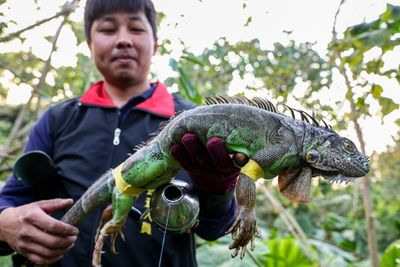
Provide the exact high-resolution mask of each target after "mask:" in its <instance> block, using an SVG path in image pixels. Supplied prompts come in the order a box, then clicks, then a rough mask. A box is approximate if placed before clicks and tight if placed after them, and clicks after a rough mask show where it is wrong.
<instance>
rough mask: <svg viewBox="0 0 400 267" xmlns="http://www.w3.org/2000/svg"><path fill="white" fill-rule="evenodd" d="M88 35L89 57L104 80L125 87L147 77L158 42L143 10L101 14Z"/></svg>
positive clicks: (145, 79)
mask: <svg viewBox="0 0 400 267" xmlns="http://www.w3.org/2000/svg"><path fill="white" fill-rule="evenodd" d="M90 36H91V40H90V41H89V42H88V44H89V48H90V50H91V53H92V57H93V59H94V61H95V63H96V66H97V68H98V69H99V71H100V72H101V74H103V76H104V79H105V80H106V81H107V82H109V83H112V84H114V85H117V86H122V87H125V86H129V85H135V84H139V83H143V82H146V81H147V76H148V73H149V68H150V64H151V58H152V56H153V55H154V52H155V50H156V48H157V42H156V40H155V39H154V36H153V30H152V28H151V26H150V23H149V22H148V20H147V18H146V16H145V15H144V13H143V12H140V13H122V12H116V13H112V14H108V15H105V16H102V17H101V18H99V19H98V20H95V21H94V22H93V25H92V27H91V29H90Z"/></svg>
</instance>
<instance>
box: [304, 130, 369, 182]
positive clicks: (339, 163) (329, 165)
mask: <svg viewBox="0 0 400 267" xmlns="http://www.w3.org/2000/svg"><path fill="white" fill-rule="evenodd" d="M304 161H305V162H306V164H308V165H309V166H310V167H311V168H312V170H313V176H317V175H321V176H323V177H324V178H326V179H328V180H338V181H339V180H343V181H346V182H348V181H350V180H351V179H354V178H357V177H361V176H365V175H366V174H367V173H368V171H369V168H370V163H369V160H368V157H366V156H364V155H363V154H361V153H360V151H358V149H357V148H356V146H355V145H354V143H353V142H352V141H350V140H349V139H347V138H345V137H340V136H339V135H337V134H332V135H330V136H328V137H327V138H326V139H325V140H324V141H323V142H321V143H314V145H313V146H311V147H310V148H308V150H307V152H306V153H305V159H304Z"/></svg>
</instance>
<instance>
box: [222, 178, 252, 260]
mask: <svg viewBox="0 0 400 267" xmlns="http://www.w3.org/2000/svg"><path fill="white" fill-rule="evenodd" d="M236 201H237V204H238V211H237V214H236V219H235V222H234V223H233V225H232V226H231V227H230V228H229V230H228V233H231V234H232V238H233V239H234V240H233V242H232V243H231V244H230V245H229V249H235V251H234V252H233V253H232V254H231V256H232V257H233V258H234V257H236V256H237V255H238V253H239V251H240V249H242V251H241V253H240V258H241V259H242V258H243V257H244V256H245V253H246V246H247V244H248V243H249V242H251V245H250V248H251V250H254V248H255V245H254V236H255V235H256V234H258V229H257V221H256V212H255V204H256V184H255V182H254V181H253V180H252V179H251V178H250V177H249V176H247V175H246V174H243V173H241V174H240V176H239V179H238V182H237V184H236Z"/></svg>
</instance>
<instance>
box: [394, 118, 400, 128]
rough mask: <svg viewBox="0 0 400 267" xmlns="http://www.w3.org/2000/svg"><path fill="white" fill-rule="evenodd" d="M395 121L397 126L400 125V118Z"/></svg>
mask: <svg viewBox="0 0 400 267" xmlns="http://www.w3.org/2000/svg"><path fill="white" fill-rule="evenodd" d="M395 123H396V124H397V126H399V127H400V119H397V120H396V121H395Z"/></svg>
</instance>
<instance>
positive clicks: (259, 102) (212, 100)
mask: <svg viewBox="0 0 400 267" xmlns="http://www.w3.org/2000/svg"><path fill="white" fill-rule="evenodd" d="M204 103H205V105H217V104H242V105H248V106H253V107H257V108H261V109H264V110H266V111H269V112H273V113H278V114H282V115H285V116H287V115H286V114H283V113H280V112H278V111H277V109H276V107H275V105H274V104H273V103H272V102H271V101H269V100H268V99H265V98H261V97H255V98H253V99H248V98H246V97H245V98H238V97H230V96H215V97H206V98H205V99H204ZM284 106H285V107H286V108H287V109H289V111H290V114H291V116H292V118H293V119H297V118H296V115H295V112H296V113H298V114H300V120H302V121H304V122H307V123H309V124H312V125H314V126H316V127H324V128H325V129H327V130H329V131H332V132H333V129H332V127H331V126H330V125H328V124H327V123H326V122H325V121H324V120H323V119H321V121H322V123H323V124H324V126H321V125H320V123H319V122H318V121H317V120H316V118H315V116H314V114H313V115H310V114H308V113H307V112H305V111H303V110H298V109H294V108H291V107H289V106H288V105H284Z"/></svg>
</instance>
